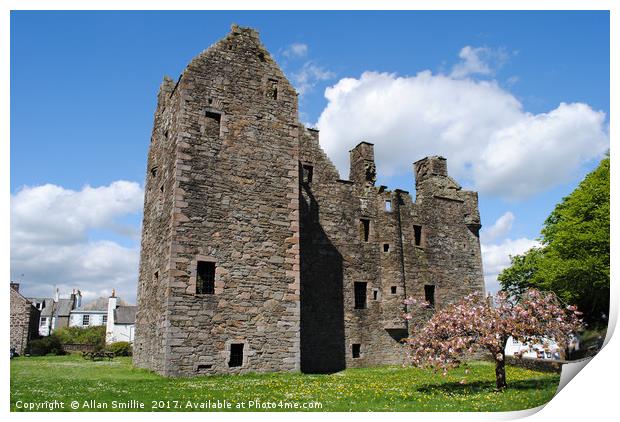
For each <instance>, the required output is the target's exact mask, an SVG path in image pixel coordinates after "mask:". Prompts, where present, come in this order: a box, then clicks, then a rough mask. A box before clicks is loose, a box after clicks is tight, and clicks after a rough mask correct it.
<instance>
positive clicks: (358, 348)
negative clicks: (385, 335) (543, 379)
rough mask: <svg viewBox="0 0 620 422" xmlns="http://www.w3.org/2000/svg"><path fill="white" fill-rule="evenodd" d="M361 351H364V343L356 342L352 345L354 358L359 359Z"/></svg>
mask: <svg viewBox="0 0 620 422" xmlns="http://www.w3.org/2000/svg"><path fill="white" fill-rule="evenodd" d="M361 352H362V345H361V344H359V343H355V344H352V345H351V355H352V356H353V359H357V358H359V357H360V356H361Z"/></svg>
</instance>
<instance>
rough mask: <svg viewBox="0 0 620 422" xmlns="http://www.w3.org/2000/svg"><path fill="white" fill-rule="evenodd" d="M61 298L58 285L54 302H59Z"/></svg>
mask: <svg viewBox="0 0 620 422" xmlns="http://www.w3.org/2000/svg"><path fill="white" fill-rule="evenodd" d="M59 298H60V291H59V289H58V287H56V294H55V295H54V302H56V303H58V299H59Z"/></svg>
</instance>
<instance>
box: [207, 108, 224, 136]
mask: <svg viewBox="0 0 620 422" xmlns="http://www.w3.org/2000/svg"><path fill="white" fill-rule="evenodd" d="M205 117H206V119H205V130H204V134H205V135H207V136H210V137H214V138H217V137H219V136H220V122H221V121H222V114H221V113H217V112H215V111H208V110H207V111H206V112H205Z"/></svg>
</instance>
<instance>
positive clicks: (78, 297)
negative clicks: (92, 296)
mask: <svg viewBox="0 0 620 422" xmlns="http://www.w3.org/2000/svg"><path fill="white" fill-rule="evenodd" d="M75 300H76V304H75V307H76V308H79V307H81V306H82V292H81V291H80V290H79V289H78V291H77V294H76V295H75Z"/></svg>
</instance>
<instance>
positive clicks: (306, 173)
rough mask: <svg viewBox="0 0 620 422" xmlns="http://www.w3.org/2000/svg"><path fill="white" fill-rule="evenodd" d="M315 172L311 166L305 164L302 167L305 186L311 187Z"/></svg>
mask: <svg viewBox="0 0 620 422" xmlns="http://www.w3.org/2000/svg"><path fill="white" fill-rule="evenodd" d="M313 172H314V169H313V168H312V166H311V165H308V164H304V165H302V166H301V180H302V183H303V184H305V185H309V184H310V183H312V176H313Z"/></svg>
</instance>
